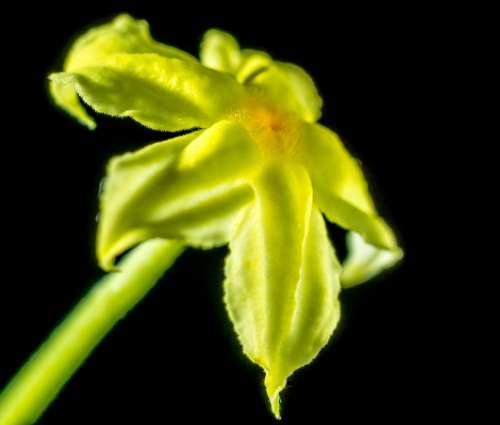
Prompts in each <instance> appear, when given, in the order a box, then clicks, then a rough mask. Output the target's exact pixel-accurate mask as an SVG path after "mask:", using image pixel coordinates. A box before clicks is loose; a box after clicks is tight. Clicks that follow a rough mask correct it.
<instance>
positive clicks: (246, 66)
mask: <svg viewBox="0 0 500 425" xmlns="http://www.w3.org/2000/svg"><path fill="white" fill-rule="evenodd" d="M241 58H242V59H241V64H240V67H239V68H238V71H237V73H236V79H237V80H238V81H239V82H240V83H242V84H247V85H249V84H251V82H252V80H253V79H254V78H255V77H257V75H259V74H260V73H261V72H264V71H265V70H266V69H267V68H268V67H269V66H270V65H271V63H272V61H273V59H272V58H271V56H269V55H268V54H267V53H266V52H263V51H261V50H252V49H243V50H242V51H241Z"/></svg>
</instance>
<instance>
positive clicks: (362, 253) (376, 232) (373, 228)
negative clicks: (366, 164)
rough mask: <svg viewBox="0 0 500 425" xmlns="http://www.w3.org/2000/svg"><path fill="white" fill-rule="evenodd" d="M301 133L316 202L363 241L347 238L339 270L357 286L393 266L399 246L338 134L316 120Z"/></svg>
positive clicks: (346, 282) (347, 283) (344, 282)
mask: <svg viewBox="0 0 500 425" xmlns="http://www.w3.org/2000/svg"><path fill="white" fill-rule="evenodd" d="M303 137H304V150H303V152H302V153H301V156H302V160H303V163H304V164H305V165H306V167H307V169H308V171H309V173H310V175H311V179H312V182H313V186H314V197H315V201H316V203H317V204H318V206H319V207H320V209H321V210H322V211H323V212H324V213H325V215H326V216H327V218H328V219H329V220H330V221H332V222H334V223H336V224H338V225H339V226H341V227H343V228H345V229H348V230H352V231H354V232H356V233H357V234H358V235H360V236H361V237H362V238H363V239H364V242H363V243H361V242H360V241H359V236H358V237H356V236H349V238H348V248H349V251H350V255H349V258H348V261H347V262H346V264H344V271H343V273H342V285H343V286H344V287H350V286H354V285H357V284H359V283H362V282H364V281H366V280H368V279H369V278H371V277H372V276H374V275H375V274H376V273H378V272H379V271H382V269H383V268H386V267H389V266H391V265H393V264H395V263H396V262H397V261H398V260H399V259H401V258H402V255H403V254H402V250H401V249H400V248H399V247H398V244H397V241H396V238H395V236H394V234H393V232H392V230H391V229H390V227H389V226H388V225H387V224H386V223H385V221H384V220H383V219H382V217H380V216H379V215H378V214H377V212H376V210H375V207H374V204H373V200H372V199H371V197H370V194H369V192H368V187H367V183H366V180H365V178H364V176H363V173H362V171H361V168H360V166H359V164H358V162H357V161H356V160H355V159H354V158H353V157H351V156H350V155H349V153H348V152H347V150H346V149H345V148H344V146H343V144H342V142H341V141H340V139H339V138H338V136H337V135H336V134H335V133H334V132H332V131H330V130H328V129H327V128H325V127H323V126H321V125H319V124H314V125H308V124H306V125H304V136H303ZM367 244H368V245H371V247H370V248H368V247H367ZM368 252H370V254H369V255H368ZM369 259H371V261H368V260H369Z"/></svg>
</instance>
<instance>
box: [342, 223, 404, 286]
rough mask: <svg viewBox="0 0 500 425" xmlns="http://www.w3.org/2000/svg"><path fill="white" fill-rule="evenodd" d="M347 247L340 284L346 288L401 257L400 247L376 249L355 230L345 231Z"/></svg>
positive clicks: (382, 269) (368, 277)
mask: <svg viewBox="0 0 500 425" xmlns="http://www.w3.org/2000/svg"><path fill="white" fill-rule="evenodd" d="M347 249H348V252H349V254H348V256H347V258H346V260H345V262H344V264H343V270H342V276H341V279H342V286H343V287H346V288H348V287H352V286H355V285H359V284H360V283H363V282H366V281H367V280H369V279H371V278H372V277H374V276H376V275H378V274H379V273H381V272H382V271H384V270H386V269H388V268H391V267H392V266H394V265H395V264H396V263H397V262H398V261H400V260H401V259H402V258H403V251H402V250H401V249H400V248H393V249H391V250H386V249H378V248H377V247H375V246H373V245H370V244H368V243H366V242H365V240H364V239H363V237H362V236H361V235H359V234H358V233H355V232H348V233H347Z"/></svg>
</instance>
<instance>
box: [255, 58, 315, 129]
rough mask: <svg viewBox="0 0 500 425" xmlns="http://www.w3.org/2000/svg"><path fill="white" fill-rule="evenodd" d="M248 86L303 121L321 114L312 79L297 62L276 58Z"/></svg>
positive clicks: (311, 120) (313, 120)
mask: <svg viewBox="0 0 500 425" xmlns="http://www.w3.org/2000/svg"><path fill="white" fill-rule="evenodd" d="M249 86H251V87H256V88H258V89H259V90H261V91H262V92H263V93H264V94H265V95H266V96H267V97H269V98H271V99H272V100H274V101H276V102H277V103H278V104H281V105H283V106H284V107H286V108H287V109H288V110H290V111H291V112H294V113H297V114H298V115H299V116H300V117H301V118H302V119H303V120H304V121H306V122H311V123H312V122H315V121H317V120H318V119H319V118H320V117H321V107H322V105H323V100H322V99H321V97H320V96H319V94H318V90H317V89H316V86H315V85H314V82H313V80H312V78H311V77H310V76H309V74H307V72H306V71H304V70H303V69H302V68H301V67H300V66H298V65H294V64H292V63H285V62H278V61H275V62H273V63H272V64H270V65H269V66H268V67H267V68H265V69H264V70H263V72H260V73H258V74H257V75H255V77H254V78H252V79H251V84H249Z"/></svg>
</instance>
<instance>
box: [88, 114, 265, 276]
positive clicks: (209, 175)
mask: <svg viewBox="0 0 500 425" xmlns="http://www.w3.org/2000/svg"><path fill="white" fill-rule="evenodd" d="M258 156H259V153H258V148H257V147H256V146H255V144H254V143H253V141H252V140H250V139H249V137H248V134H247V132H246V130H244V129H243V127H241V126H240V125H238V124H236V123H233V122H229V121H221V122H219V123H217V124H216V125H214V126H212V127H211V128H209V129H208V130H205V131H197V132H194V133H190V134H188V135H185V136H180V137H177V138H174V139H171V140H167V141H166V142H160V143H155V144H153V145H150V146H148V147H146V148H144V149H141V150H139V151H138V152H135V153H130V154H125V155H122V156H119V157H117V158H114V159H113V160H112V161H111V162H110V165H109V167H108V175H107V177H106V180H105V185H104V191H103V194H102V197H101V215H100V221H99V228H98V241H97V252H98V258H99V262H100V264H101V266H102V267H103V268H105V269H109V268H111V267H112V266H113V262H114V259H115V257H116V256H117V255H119V254H121V253H123V252H124V251H125V250H126V249H128V248H130V247H132V246H133V245H135V244H137V243H139V242H142V241H144V240H146V239H150V238H155V237H160V238H168V239H179V240H182V241H185V242H186V243H187V244H190V245H195V246H203V247H211V246H215V245H222V244H224V243H227V241H228V239H229V237H230V235H231V231H232V227H233V223H234V221H235V220H236V218H237V216H238V212H239V211H240V210H241V207H242V206H244V205H245V204H247V203H248V202H249V201H250V200H251V199H252V191H251V189H250V187H249V186H248V185H247V184H246V183H245V178H246V176H247V175H249V174H251V173H252V171H253V168H254V167H255V165H256V163H257V162H258V161H259V157H258Z"/></svg>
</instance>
